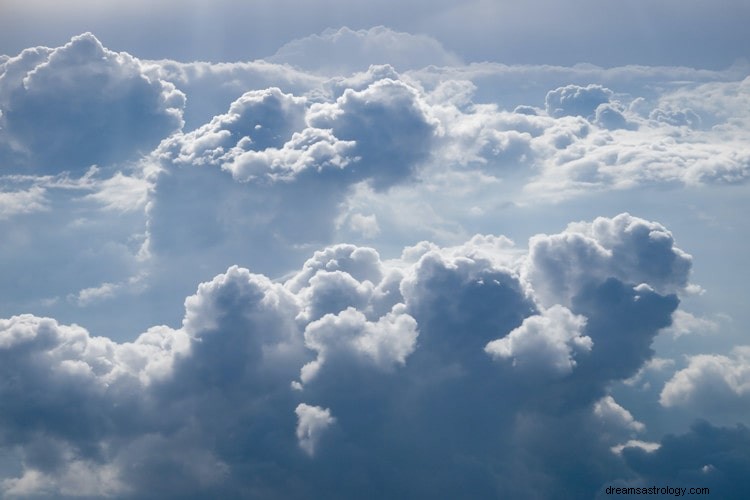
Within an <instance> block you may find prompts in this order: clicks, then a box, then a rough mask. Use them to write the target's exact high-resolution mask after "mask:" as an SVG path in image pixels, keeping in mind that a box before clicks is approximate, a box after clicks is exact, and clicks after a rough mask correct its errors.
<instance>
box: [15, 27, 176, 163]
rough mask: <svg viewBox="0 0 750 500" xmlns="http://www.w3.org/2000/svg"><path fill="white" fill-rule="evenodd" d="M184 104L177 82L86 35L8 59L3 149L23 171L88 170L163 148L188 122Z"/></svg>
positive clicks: (90, 35)
mask: <svg viewBox="0 0 750 500" xmlns="http://www.w3.org/2000/svg"><path fill="white" fill-rule="evenodd" d="M184 103H185V96H184V94H183V93H181V92H180V91H178V90H177V89H176V88H175V87H174V85H173V84H171V83H168V82H165V81H162V80H158V79H151V78H149V77H148V76H147V75H146V74H145V73H144V69H143V66H142V64H141V62H140V61H138V60H137V59H135V58H134V57H132V56H130V55H129V54H127V53H124V52H122V53H116V52H112V51H110V50H107V49H105V48H104V47H102V45H101V43H100V42H99V40H97V39H96V38H95V37H94V36H93V35H92V34H90V33H86V34H83V35H80V36H76V37H74V38H73V39H71V41H70V42H68V43H67V44H66V45H64V46H62V47H58V48H56V49H47V48H39V49H28V50H27V51H24V52H23V53H21V54H20V55H19V56H18V57H14V58H10V59H8V60H7V61H6V62H5V63H4V64H3V66H2V73H0V148H1V149H0V152H1V153H2V158H3V160H4V162H5V163H6V165H7V164H10V165H14V166H15V167H16V168H15V169H16V170H18V168H17V167H18V166H20V165H23V166H25V167H27V168H30V169H31V171H32V172H58V171H62V170H73V171H79V172H84V171H85V170H86V169H88V168H89V167H90V166H91V165H92V164H95V163H110V162H118V161H122V160H126V159H132V158H133V157H134V155H135V154H136V153H137V152H138V151H140V152H146V151H148V150H150V149H151V148H153V147H154V146H156V145H157V144H158V143H159V141H160V140H161V139H162V138H164V137H165V136H166V135H168V134H170V133H171V132H173V131H175V130H177V129H179V128H180V127H181V126H182V108H183V106H184ZM7 168H8V167H7V166H6V167H5V169H7Z"/></svg>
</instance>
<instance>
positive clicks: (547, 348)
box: [484, 305, 593, 376]
mask: <svg viewBox="0 0 750 500" xmlns="http://www.w3.org/2000/svg"><path fill="white" fill-rule="evenodd" d="M585 325H586V318H584V317H583V316H576V315H574V314H573V313H571V312H570V311H569V310H568V309H566V308H565V307H562V306H559V305H555V306H552V307H551V308H549V309H547V310H546V311H543V312H542V314H540V315H537V316H530V317H528V318H526V319H524V320H523V323H522V324H521V326H519V327H518V328H516V329H515V330H513V331H511V332H510V333H509V334H508V335H507V336H505V337H503V338H501V339H497V340H493V341H492V342H490V343H488V344H487V346H486V347H485V348H484V350H485V351H486V352H487V353H488V354H489V355H490V356H492V357H494V358H500V359H512V360H513V366H514V367H517V368H518V369H521V370H534V369H539V367H541V368H542V369H546V368H549V369H550V370H551V371H552V373H553V374H554V375H557V376H564V375H567V374H569V373H570V372H571V371H573V368H574V367H575V366H576V361H575V357H576V356H580V355H584V354H585V353H587V352H589V351H591V347H592V345H593V342H592V341H591V338H590V337H587V336H585V335H583V333H582V332H583V328H584V326H585Z"/></svg>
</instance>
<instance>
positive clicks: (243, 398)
mask: <svg viewBox="0 0 750 500" xmlns="http://www.w3.org/2000/svg"><path fill="white" fill-rule="evenodd" d="M624 217H629V216H624ZM629 220H630V219H629ZM605 222H607V224H611V225H607V224H605V225H606V227H607V228H608V231H604V232H603V233H602V234H600V235H599V236H598V238H599V239H600V240H602V241H604V240H606V237H605V236H604V235H605V234H606V235H609V238H611V239H612V240H613V241H620V240H622V239H623V238H625V236H624V235H625V234H627V233H628V228H629V227H630V225H628V224H617V223H612V220H606V221H605ZM630 222H631V223H641V224H646V223H645V222H643V221H635V220H630ZM596 224H597V223H594V225H596ZM598 224H600V225H601V224H604V222H601V221H600V222H598ZM637 249H638V247H637V246H636V247H630V248H629V250H627V251H626V250H625V249H624V248H623V250H622V251H621V252H619V251H618V252H613V253H612V254H613V257H612V258H613V259H614V260H622V261H628V260H631V259H632V258H633V256H632V255H630V253H636V250H637ZM557 251H558V258H559V260H563V259H564V258H565V256H566V248H565V247H559V248H558V249H557ZM525 261H526V259H524V258H519V255H518V251H517V250H516V249H514V248H513V247H512V245H511V244H510V242H509V241H508V240H507V239H505V238H502V237H494V236H476V237H474V238H472V239H471V240H469V241H468V242H466V243H464V244H463V245H459V246H456V247H445V248H441V247H438V246H437V245H434V244H430V243H422V244H419V245H416V246H415V247H412V248H408V249H406V250H405V251H404V252H403V255H402V257H401V258H400V259H396V260H390V261H384V260H381V259H380V257H379V255H378V254H377V252H375V251H374V250H372V249H368V248H359V247H355V246H353V245H337V246H334V247H329V248H327V249H325V250H322V251H320V252H316V253H315V255H313V257H312V258H311V259H309V260H308V261H307V262H306V263H305V264H304V265H303V266H302V268H301V269H299V270H298V271H297V272H296V273H294V274H292V275H289V276H287V277H286V278H285V279H283V280H281V281H278V282H274V281H272V280H270V279H268V278H267V277H266V276H263V275H260V274H253V273H251V272H249V271H248V270H246V269H242V268H239V267H231V268H229V269H228V270H226V272H224V273H222V274H220V275H218V276H216V277H215V278H214V279H212V280H210V281H207V282H205V283H202V284H201V285H200V286H199V287H198V290H197V292H196V293H195V294H194V295H192V296H190V297H188V298H187V299H186V300H185V314H184V318H183V322H182V326H181V327H179V328H169V327H166V326H160V327H152V328H151V329H149V330H148V331H147V332H146V333H144V334H142V335H141V336H139V337H138V338H137V339H136V340H135V341H133V342H123V343H117V342H114V341H112V340H109V339H106V338H102V337H94V336H91V335H90V334H89V333H88V332H87V331H86V330H84V329H83V328H81V327H77V326H66V325H61V324H59V323H57V322H56V321H54V320H51V319H45V318H38V317H35V316H30V315H27V316H16V317H13V318H11V319H8V320H2V322H0V357H2V358H3V363H2V364H0V366H2V370H3V372H4V375H3V377H4V379H6V380H13V383H9V384H5V385H4V386H3V387H2V391H3V394H2V396H3V400H4V401H6V402H8V404H6V405H4V406H3V410H2V412H0V423H1V425H2V429H1V430H2V432H0V438H2V443H3V446H5V447H6V448H7V449H10V450H13V451H14V453H16V455H15V456H17V457H18V460H19V463H20V464H21V465H22V467H21V470H20V471H18V470H16V471H13V472H11V471H5V472H4V474H5V476H6V479H5V480H4V482H3V483H2V485H3V488H4V492H5V493H6V494H8V495H11V494H27V495H37V496H41V497H45V496H58V497H66V496H70V495H73V494H74V493H73V490H74V487H77V488H79V491H84V492H90V493H91V494H92V495H99V496H103V495H112V496H118V497H126V498H130V497H139V496H142V495H143V494H153V493H154V492H157V493H158V494H159V495H160V496H161V497H179V496H184V495H186V494H192V495H197V496H215V495H222V496H236V495H238V494H240V492H248V491H252V492H254V494H255V493H257V494H259V495H261V496H281V497H301V496H306V495H309V494H310V493H311V492H312V494H317V492H320V491H332V492H334V493H333V494H334V496H339V497H347V496H350V495H351V494H352V493H353V492H354V491H357V490H361V488H364V487H368V488H373V487H374V488H379V489H382V491H384V492H391V491H394V492H395V491H407V492H409V494H410V495H411V496H417V497H420V496H434V494H437V493H438V492H439V491H447V492H450V493H451V494H453V493H458V492H460V491H471V492H473V493H476V494H478V495H485V494H496V493H498V492H500V491H503V490H502V488H503V485H504V484H506V481H505V479H507V478H509V477H513V476H518V475H519V474H524V475H526V476H527V477H535V478H537V477H538V478H540V479H541V478H543V479H544V480H543V481H541V482H538V481H530V482H529V483H525V484H524V485H519V486H517V487H516V489H515V490H514V492H515V493H517V494H518V495H523V496H526V497H528V496H529V495H538V496H539V495H541V496H546V495H547V494H548V493H550V492H552V491H554V490H555V489H556V488H560V487H563V486H566V487H567V486H570V485H569V482H568V480H567V476H566V473H565V471H560V470H559V463H560V462H559V460H563V459H564V461H565V462H566V463H571V464H573V466H575V467H585V469H586V470H588V471H592V472H591V475H590V477H588V478H587V479H586V481H584V482H581V483H578V484H577V485H576V486H575V490H576V492H577V493H580V494H581V495H584V496H585V495H592V494H593V492H595V491H596V490H597V489H598V488H599V486H600V485H601V484H602V482H604V481H605V480H606V479H607V478H609V477H611V475H612V474H618V473H619V472H617V471H618V470H619V469H618V467H619V466H618V465H617V463H618V462H617V460H618V459H617V456H616V455H614V454H613V453H612V452H611V448H612V447H613V446H616V445H617V444H618V443H621V442H622V441H621V438H622V436H627V435H628V434H629V433H633V432H638V431H639V430H640V429H641V426H640V425H639V423H638V422H637V421H635V419H634V418H633V417H632V415H631V414H630V413H629V412H628V411H627V410H626V409H625V408H623V407H622V406H620V405H619V404H617V403H616V402H615V401H614V400H613V399H612V398H610V397H605V396H606V394H605V390H606V387H607V386H608V385H609V384H610V382H611V380H616V379H622V378H623V377H625V376H629V375H630V374H632V373H631V372H632V371H634V370H635V369H637V368H638V367H639V366H640V365H642V364H643V363H644V362H646V360H647V359H648V358H649V357H650V351H649V350H648V349H647V347H648V345H649V344H650V342H651V339H653V336H654V335H655V334H656V332H657V331H658V330H659V329H660V328H661V327H663V326H664V324H665V323H668V321H669V319H670V317H671V314H672V311H673V309H674V307H675V306H676V301H675V300H674V299H673V298H670V296H662V295H659V294H658V293H657V292H656V291H654V290H653V289H650V288H647V287H640V288H639V290H638V291H636V290H634V289H633V287H632V285H625V284H623V282H625V283H630V282H634V281H642V280H643V279H644V277H643V276H644V274H647V273H648V272H649V271H648V270H647V269H643V270H640V269H639V268H638V266H634V265H632V264H631V265H622V266H615V265H614V264H612V265H613V267H614V268H618V269H621V270H622V271H621V275H620V276H619V277H620V279H622V280H623V282H620V281H617V280H614V279H613V278H611V277H609V278H608V277H607V276H606V275H600V274H597V273H598V269H596V268H588V267H582V269H580V270H579V272H578V273H574V274H570V275H569V276H571V277H572V278H571V287H577V288H576V291H575V292H574V294H573V295H574V299H573V300H571V301H568V305H561V304H553V305H552V306H550V307H545V308H542V307H541V306H540V304H538V303H537V302H536V299H535V295H534V291H533V290H531V289H530V288H529V284H528V283H527V282H526V281H525V280H524V279H523V274H522V269H521V267H522V266H523V263H524V262H525ZM660 262H661V261H660ZM641 271H642V272H641ZM551 272H553V270H550V273H551ZM587 272H590V273H591V275H592V276H591V278H590V279H578V278H580V276H581V275H583V274H586V273H587ZM651 272H654V273H656V270H655V269H652V270H651ZM665 272H667V273H672V274H679V273H680V272H681V271H680V269H679V268H675V267H669V269H668V270H667V271H665ZM628 273H630V274H632V276H630V275H628ZM656 274H657V275H658V276H662V278H661V279H664V280H666V281H667V282H671V281H674V280H675V279H677V280H678V281H679V278H667V277H665V276H663V275H661V274H659V273H656ZM658 276H657V280H656V281H658V279H659V278H658ZM566 279H567V278H566ZM592 287H593V288H592ZM566 289H570V287H566ZM625 318H627V321H625ZM488 344H489V346H488ZM534 346H535V347H534ZM633 346H635V347H633ZM643 346H646V349H643ZM532 347H534V348H532ZM485 348H486V350H485ZM486 351H487V352H486ZM490 354H492V355H499V356H500V357H504V356H505V354H510V355H512V357H513V358H514V359H516V360H517V363H516V366H513V365H512V363H504V362H502V360H500V362H498V360H493V359H492V356H491V355H490ZM623 357H624V358H627V361H628V363H626V364H624V365H623V362H622V360H621V359H620V358H623ZM550 373H552V374H554V375H555V377H553V378H552V380H551V381H550V378H549V376H548V375H549V374H550ZM535 374H539V375H542V376H536V375H535ZM300 380H301V382H302V383H299V382H295V381H300ZM71 402H73V404H71ZM602 429H605V430H606V432H602ZM436 436H440V439H436ZM566 436H567V437H566ZM571 436H575V438H571ZM571 439H572V440H571ZM42 442H44V443H47V444H46V446H45V450H46V451H40V450H41V448H40V443H42ZM581 442H585V443H589V444H587V445H586V446H587V452H586V453H584V454H581V453H580V447H579V445H578V444H575V445H573V444H572V443H581ZM550 443H558V444H555V445H554V446H553V445H551V444H550ZM53 444H54V447H52V445H53ZM523 450H526V451H529V450H531V451H533V453H532V455H527V454H526V453H521V451H523ZM534 450H535V451H534ZM53 451H54V453H53ZM627 452H628V450H627V449H625V450H624V451H623V452H622V454H623V456H624V455H625V454H626V453H627ZM540 456H541V457H545V458H543V459H542V460H538V459H535V458H533V457H540ZM553 457H556V458H553ZM582 457H586V458H582ZM590 460H593V461H595V462H597V463H599V464H600V468H599V469H596V468H595V469H591V467H592V464H593V462H592V463H589V461H590ZM602 464H606V467H605V466H603V465H602ZM456 468H458V470H460V471H461V472H462V473H461V474H448V471H449V470H454V471H455V470H456ZM375 470H382V471H383V474H377V475H373V471H375ZM159 471H168V472H169V473H159ZM435 471H438V472H440V473H439V474H437V475H436V476H435ZM342 474H345V476H346V477H347V478H351V480H347V481H345V482H341V481H340V478H341V475H342ZM427 477H437V479H436V480H435V481H425V478H427ZM73 478H78V483H76V482H75V481H74V480H73Z"/></svg>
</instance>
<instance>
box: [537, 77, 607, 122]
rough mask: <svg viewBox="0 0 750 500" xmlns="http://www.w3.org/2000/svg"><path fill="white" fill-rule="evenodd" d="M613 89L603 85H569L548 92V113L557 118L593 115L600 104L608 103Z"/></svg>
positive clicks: (546, 105) (546, 100)
mask: <svg viewBox="0 0 750 500" xmlns="http://www.w3.org/2000/svg"><path fill="white" fill-rule="evenodd" d="M611 98H612V91H611V90H610V89H608V88H605V87H602V86H601V85H595V84H591V85H587V86H585V87H581V86H579V85H568V86H565V87H559V88H557V89H555V90H550V91H549V92H547V97H545V99H544V104H545V107H546V108H547V114H549V115H550V116H553V117H555V118H560V117H562V116H583V117H584V118H586V117H591V116H592V115H593V114H594V112H595V111H596V110H597V108H598V107H599V105H601V104H605V103H608V102H609V101H610V99H611Z"/></svg>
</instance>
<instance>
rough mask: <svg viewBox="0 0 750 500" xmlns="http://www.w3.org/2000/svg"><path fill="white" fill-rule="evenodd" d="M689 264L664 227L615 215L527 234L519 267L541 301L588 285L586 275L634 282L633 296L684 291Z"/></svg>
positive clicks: (560, 298)
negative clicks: (524, 258) (525, 253)
mask: <svg viewBox="0 0 750 500" xmlns="http://www.w3.org/2000/svg"><path fill="white" fill-rule="evenodd" d="M561 255H565V258H562V259H561V258H560V256H561ZM691 263H692V257H691V256H690V255H689V254H687V253H685V252H684V251H682V250H681V249H679V248H678V247H676V246H675V242H674V237H673V236H672V234H671V233H670V232H669V231H668V230H667V229H666V228H665V227H664V226H662V225H661V224H658V223H655V222H648V221H645V220H643V219H639V218H637V217H633V216H631V215H629V214H620V215H618V216H616V217H614V218H612V219H609V218H604V217H600V218H597V219H596V220H595V221H594V222H592V223H573V224H570V225H569V226H568V228H567V230H566V231H565V232H563V233H560V234H557V235H552V236H547V235H539V236H535V237H533V238H532V239H531V242H530V249H529V260H528V262H527V264H526V270H525V272H526V276H527V279H528V280H529V281H530V283H531V284H532V286H533V287H534V290H535V291H536V293H537V295H538V296H539V298H540V300H541V301H542V303H546V304H554V303H560V304H567V303H569V300H570V299H571V298H572V294H573V293H575V292H574V291H575V290H580V289H582V288H585V287H587V286H590V283H587V281H588V280H591V279H594V280H597V281H598V280H604V279H607V278H609V277H612V278H617V279H619V280H627V282H629V283H632V285H633V286H636V285H639V286H638V287H636V288H634V293H635V294H636V295H637V294H638V293H640V292H641V291H644V292H646V294H648V293H650V292H652V291H653V290H654V289H655V290H657V291H659V292H660V293H675V292H681V291H685V289H686V287H687V286H688V284H689V283H688V279H689V272H690V267H691ZM640 285H646V286H640ZM569 287H571V288H569Z"/></svg>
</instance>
